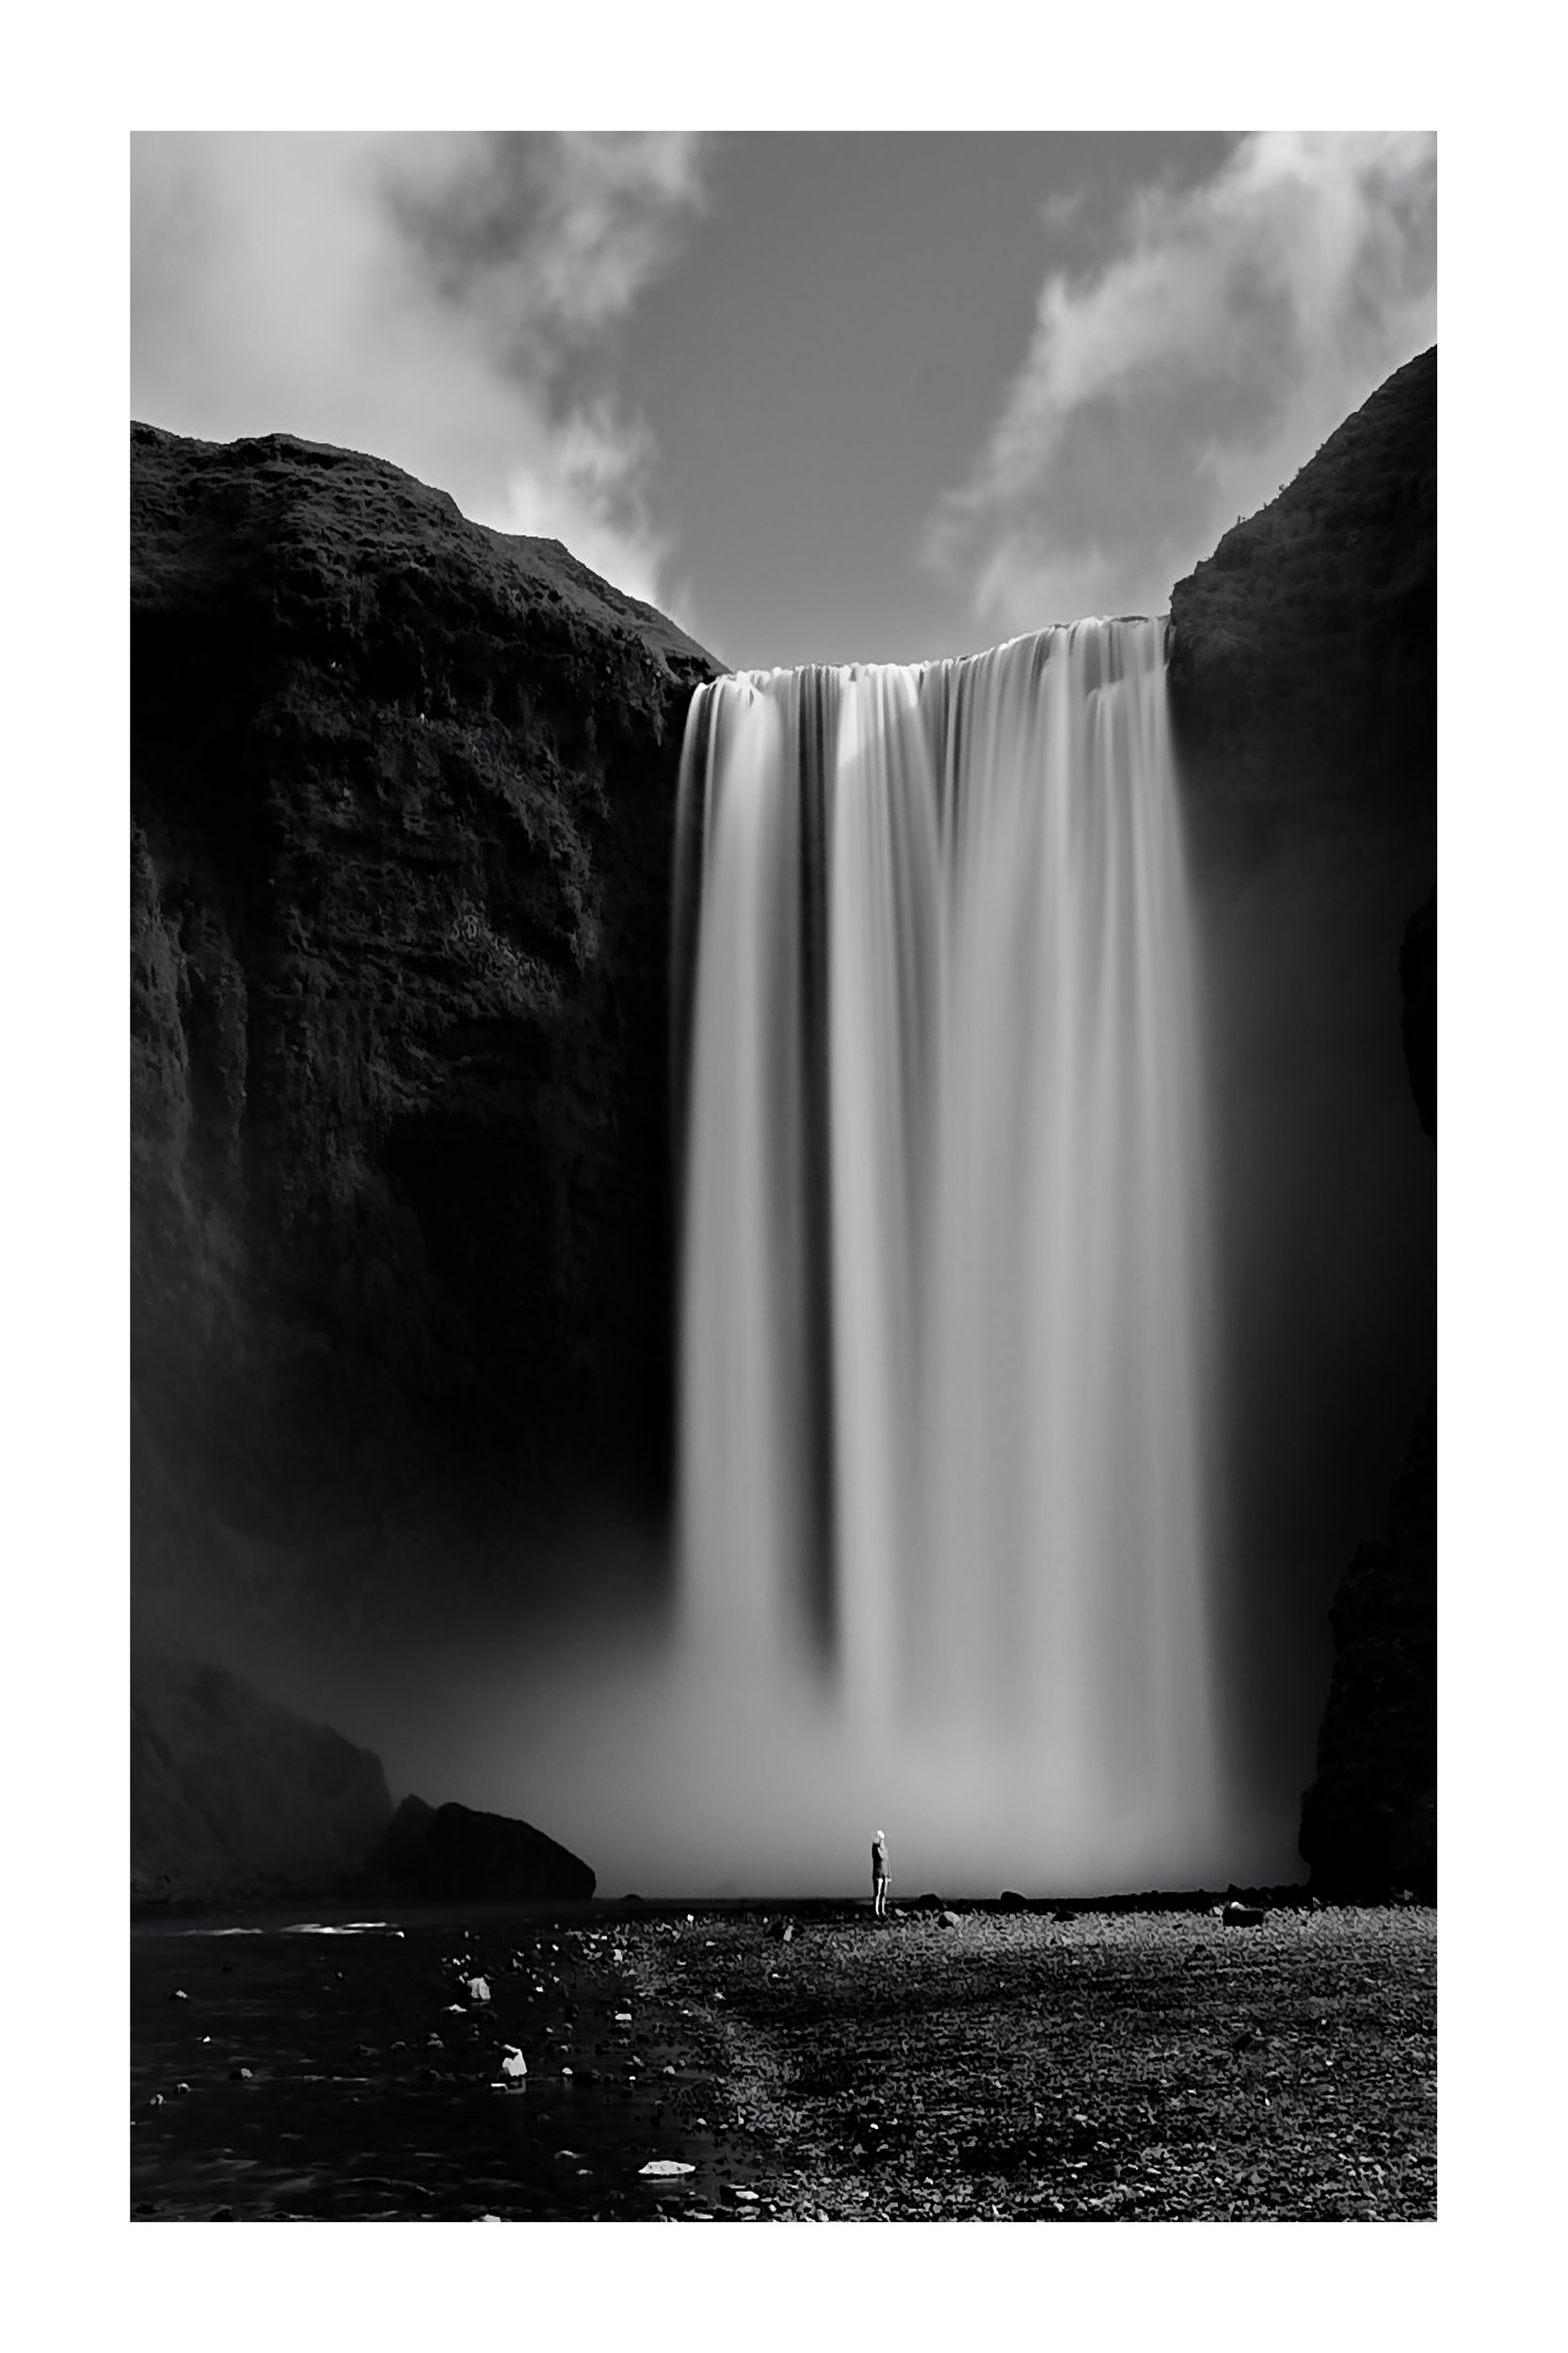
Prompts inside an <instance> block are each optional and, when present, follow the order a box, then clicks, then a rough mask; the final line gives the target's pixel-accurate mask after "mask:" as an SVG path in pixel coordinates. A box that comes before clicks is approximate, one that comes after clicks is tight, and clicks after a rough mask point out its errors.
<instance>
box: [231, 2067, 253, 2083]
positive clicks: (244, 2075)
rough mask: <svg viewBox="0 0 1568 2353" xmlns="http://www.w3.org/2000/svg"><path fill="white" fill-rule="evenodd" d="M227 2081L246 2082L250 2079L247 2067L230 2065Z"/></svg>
mask: <svg viewBox="0 0 1568 2353" xmlns="http://www.w3.org/2000/svg"><path fill="white" fill-rule="evenodd" d="M229 2081H230V2082H231V2083H232V2084H248V2082H249V2081H250V2070H249V2068H248V2067H231V2069H230V2070H229Z"/></svg>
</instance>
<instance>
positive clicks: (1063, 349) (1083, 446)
mask: <svg viewBox="0 0 1568 2353" xmlns="http://www.w3.org/2000/svg"><path fill="white" fill-rule="evenodd" d="M1435 177H1436V158H1435V147H1434V142H1433V141H1432V139H1431V138H1430V137H1428V136H1424V135H1420V134H1388V135H1367V136H1363V135H1348V134H1320V135H1295V134H1291V135H1287V134H1274V133H1270V134H1264V135H1260V136H1254V137H1250V138H1247V139H1244V140H1242V141H1241V142H1240V145H1239V146H1238V147H1237V149H1236V150H1235V152H1233V154H1232V155H1231V156H1230V157H1229V159H1228V160H1227V162H1226V163H1225V165H1224V167H1223V168H1222V169H1221V170H1220V171H1219V172H1218V173H1217V174H1216V175H1215V176H1214V177H1213V178H1212V179H1210V180H1208V182H1206V183H1204V184H1202V185H1200V186H1198V187H1196V188H1193V189H1191V190H1188V191H1185V192H1174V191H1172V190H1170V189H1168V188H1164V187H1148V188H1144V189H1141V190H1140V191H1138V193H1137V194H1136V195H1135V197H1134V198H1133V199H1132V200H1131V201H1130V202H1129V204H1128V207H1127V208H1126V210H1125V212H1124V214H1123V216H1122V219H1121V221H1120V223H1119V226H1118V230H1117V234H1116V246H1115V249H1114V250H1113V252H1112V254H1111V256H1110V257H1109V258H1108V259H1107V260H1106V261H1104V262H1103V263H1102V264H1100V266H1098V267H1097V268H1096V269H1095V270H1093V271H1089V272H1084V273H1080V274H1078V275H1074V276H1069V275H1065V274H1060V273H1056V274H1052V275H1051V276H1049V277H1048V278H1047V280H1046V281H1045V283H1044V285H1043V286H1042V288H1041V291H1040V296H1039V299H1038V303H1037V307H1036V316H1035V325H1034V331H1033V336H1032V343H1031V345H1030V349H1029V353H1028V357H1027V358H1026V360H1025V361H1024V363H1023V366H1022V367H1021V369H1020V370H1019V372H1018V375H1017V376H1016V378H1015V380H1014V382H1013V384H1012V386H1011V388H1010V390H1009V392H1008V394H1007V397H1006V400H1005V402H1004V403H1003V406H1002V408H1001V411H1000V415H999V417H998V419H997V422H996V424H995V425H994V427H993V429H992V432H991V436H990V439H989V440H988V442H987V444H986V446H985V448H984V451H983V452H982V454H981V455H980V456H979V458H978V459H977V461H976V462H975V464H974V466H973V467H972V469H971V470H970V472H969V474H968V479H967V480H966V481H965V482H964V483H963V484H962V485H961V486H960V487H959V488H956V489H953V490H952V491H950V492H948V493H947V494H946V496H945V497H943V498H942V499H941V501H940V502H939V503H938V504H937V506H936V509H935V511H934V513H933V514H932V516H931V517H930V519H929V520H928V523H927V526H926V531H925V535H924V540H923V554H924V557H925V561H926V562H927V564H928V565H929V566H930V568H932V569H933V570H935V571H936V572H937V573H939V574H940V575H942V576H943V577H945V578H947V579H948V580H950V581H952V582H955V583H958V584H961V585H962V586H963V588H964V589H965V591H966V592H967V594H968V599H969V602H970V607H971V610H972V613H973V616H974V618H975V619H976V621H977V622H979V623H981V624H982V625H984V627H986V628H988V629H991V630H994V631H996V632H998V633H1006V632H1012V631H1018V630H1023V629H1030V628H1036V627H1040V626H1042V625H1043V624H1044V623H1046V622H1048V621H1054V620H1070V619H1074V618H1076V617H1078V616H1080V615H1083V614H1088V613H1096V612H1101V613H1103V612H1112V613H1115V612H1137V611H1142V612H1158V611H1162V610H1163V609H1164V607H1165V604H1166V602H1167V601H1168V599H1169V594H1170V589H1171V585H1172V583H1173V582H1174V581H1175V580H1176V579H1177V578H1179V577H1180V576H1181V575H1182V574H1183V573H1185V572H1187V571H1189V570H1191V568H1192V565H1193V564H1194V563H1195V562H1196V561H1197V559H1198V558H1199V557H1200V556H1202V555H1206V554H1207V553H1208V552H1209V551H1210V549H1211V548H1212V546H1213V544H1214V542H1215V540H1216V539H1217V538H1218V537H1219V536H1220V534H1221V533H1222V532H1223V531H1224V530H1225V529H1227V528H1228V526H1229V525H1230V524H1231V523H1233V522H1234V521H1235V520H1236V518H1237V516H1238V515H1240V514H1247V513H1250V512H1252V511H1253V510H1254V509H1256V507H1257V506H1259V505H1261V504H1263V503H1264V502H1265V501H1266V500H1268V499H1270V498H1272V496H1273V495H1274V493H1275V492H1276V491H1277V489H1278V488H1279V487H1280V484H1281V483H1282V482H1283V481H1286V480H1288V478H1289V476H1290V475H1291V474H1293V473H1294V472H1295V471H1296V469H1297V468H1298V466H1300V465H1301V464H1302V463H1304V460H1305V459H1306V458H1307V457H1309V456H1311V455H1312V453H1313V451H1314V450H1315V449H1316V448H1318V446H1319V445H1320V443H1321V442H1322V440H1324V439H1325V438H1326V437H1327V435H1328V434H1329V433H1330V432H1331V431H1332V430H1333V429H1334V427H1335V426H1336V424H1339V422H1340V421H1341V419H1342V418H1343V417H1345V416H1346V415H1347V414H1348V413H1349V412H1350V411H1351V410H1352V408H1357V407H1358V406H1359V405H1360V403H1361V402H1362V401H1363V400H1365V399H1366V398H1367V396H1368V393H1369V392H1372V391H1373V390H1374V389H1375V387H1376V386H1377V385H1378V384H1379V383H1380V382H1381V381H1382V380H1383V378H1384V376H1386V375H1388V374H1389V373H1390V372H1391V371H1392V370H1393V369H1394V368H1396V367H1398V366H1399V365H1400V363H1401V362H1402V361H1404V360H1408V359H1410V358H1412V357H1413V356H1414V354H1415V353H1416V352H1417V351H1419V350H1422V349H1424V348H1425V347H1426V345H1427V344H1430V343H1432V340H1433V339H1434V337H1435V333H1436V316H1435V251H1434V247H1435V208H1436V185H1435Z"/></svg>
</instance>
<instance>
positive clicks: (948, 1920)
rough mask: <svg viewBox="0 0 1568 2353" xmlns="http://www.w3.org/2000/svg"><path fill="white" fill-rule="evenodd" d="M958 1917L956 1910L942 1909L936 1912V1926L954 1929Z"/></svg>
mask: <svg viewBox="0 0 1568 2353" xmlns="http://www.w3.org/2000/svg"><path fill="white" fill-rule="evenodd" d="M958 1919H959V1915H958V1914H957V1913H956V1912H952V1911H949V1910H944V1911H942V1912H939V1913H937V1914H936V1926H937V1927H938V1928H939V1929H955V1928H957V1926H958Z"/></svg>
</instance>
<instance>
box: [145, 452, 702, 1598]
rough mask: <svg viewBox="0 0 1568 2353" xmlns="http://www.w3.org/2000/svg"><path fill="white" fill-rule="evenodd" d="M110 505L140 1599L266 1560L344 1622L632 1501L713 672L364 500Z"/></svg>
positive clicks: (281, 484) (650, 624)
mask: <svg viewBox="0 0 1568 2353" xmlns="http://www.w3.org/2000/svg"><path fill="white" fill-rule="evenodd" d="M131 467H132V497H131V525H132V531H131V558H132V567H131V569H132V650H133V672H132V683H133V706H132V811H131V815H132V840H131V867H132V1022H133V1040H134V1044H133V1066H132V1069H133V1075H132V1112H133V1139H132V1347H133V1397H134V1426H135V1443H134V1484H135V1522H134V1537H135V1545H136V1568H137V1576H138V1580H139V1582H140V1584H141V1587H142V1589H143V1590H144V1591H145V1589H146V1587H147V1585H148V1584H149V1582H153V1583H155V1582H157V1580H158V1579H159V1578H160V1577H165V1578H168V1577H178V1575H179V1574H181V1572H182V1564H184V1569H185V1570H187V1571H188V1570H191V1564H192V1563H193V1562H195V1563H196V1567H195V1570H194V1571H193V1572H192V1573H193V1574H195V1575H197V1576H198V1577H199V1578H205V1579H209V1580H210V1579H211V1578H212V1577H214V1576H215V1575H218V1574H221V1575H222V1576H225V1577H228V1578H229V1580H230V1581H231V1583H235V1582H238V1583H242V1584H243V1583H244V1582H245V1581H246V1579H247V1577H250V1578H251V1582H252V1583H253V1584H254V1585H255V1586H256V1587H257V1589H258V1591H262V1590H264V1589H265V1590H273V1589H275V1588H276V1587H277V1585H278V1582H279V1579H278V1577H277V1576H276V1575H274V1574H272V1573H271V1572H270V1571H269V1572H268V1573H267V1574H265V1575H263V1574H260V1573H257V1574H254V1575H252V1571H253V1570H254V1559H255V1557H254V1554H253V1553H252V1554H250V1555H247V1553H246V1547H247V1546H250V1547H254V1546H256V1545H272V1546H283V1547H289V1548H292V1549H293V1552H294V1553H295V1554H296V1555H297V1554H299V1553H300V1551H301V1550H303V1552H304V1553H305V1554H306V1555H308V1556H310V1573H312V1574H315V1575H316V1576H317V1577H320V1576H321V1575H335V1576H337V1577H339V1579H340V1581H341V1582H344V1583H345V1584H348V1585H353V1584H354V1583H355V1581H356V1580H360V1581H362V1579H363V1578H364V1577H366V1576H367V1575H374V1574H376V1568H375V1563H376V1559H377V1556H378V1553H379V1550H380V1547H381V1541H382V1537H383V1535H384V1532H385V1530H386V1529H388V1528H389V1527H397V1526H406V1525H407V1524H408V1520H409V1517H410V1515H412V1514H415V1513H418V1512H419V1511H420V1510H422V1509H424V1510H425V1511H426V1513H427V1516H434V1517H435V1518H437V1519H439V1520H440V1519H442V1514H443V1513H445V1512H446V1504H445V1501H444V1500H443V1501H442V1502H441V1503H440V1506H439V1507H438V1506H437V1505H436V1504H435V1503H434V1502H433V1501H432V1498H434V1497H440V1498H443V1499H446V1498H451V1497H463V1498H465V1499H472V1498H473V1497H476V1496H478V1497H482V1496H484V1495H485V1494H487V1493H488V1492H490V1491H491V1489H492V1488H494V1487H496V1486H501V1487H505V1488H509V1489H511V1490H514V1491H521V1492H523V1493H532V1494H537V1493H539V1492H541V1491H551V1490H553V1489H554V1488H555V1487H558V1486H559V1485H560V1484H561V1483H562V1482H563V1481H569V1480H572V1479H578V1480H581V1481H584V1482H587V1483H595V1482H597V1483H598V1484H600V1485H603V1484H605V1483H607V1482H610V1481H619V1482H621V1483H622V1484H625V1485H629V1486H630V1487H632V1488H633V1489H634V1490H635V1491H636V1493H637V1494H638V1496H639V1497H649V1498H651V1500H652V1501H653V1502H654V1503H657V1502H658V1501H659V1500H660V1498H661V1495H662V1487H663V1482H664V1480H665V1479H666V1478H667V1465H668V1462H669V1456H670V1446H669V1428H670V1417H671V1401H670V1399H671V1369H670V1368H671V1359H672V1346H671V1289H672V1287H671V1277H670V1267H671V1262H672V1257H673V1252H672V1244H671V1231H670V1227H671V1208H670V1187H669V1182H668V1168H669V1140H668V1134H667V1094H668V1052H667V1042H666V1029H667V1025H666V1002H667V994H668V979H667V961H668V893H669V871H670V843H671V836H672V831H673V809H674V797H675V786H676V776H677V771H678V765H679V758H680V740H681V733H682V728H683V721H684V713H685V709H686V704H687V702H688V700H689V698H690V696H691V693H692V690H693V687H694V684H695V683H696V681H697V680H700V679H702V678H705V677H707V676H708V675H710V674H711V672H712V670H713V669H714V667H715V665H714V664H712V661H711V660H710V658H709V657H708V656H707V655H706V654H705V653H704V652H703V651H702V649H701V648H700V647H698V646H696V645H695V644H694V643H693V642H692V641H691V640H690V639H689V638H687V637H685V636H683V635H682V634H681V632H680V631H679V630H678V629H676V628H675V627H673V625H672V624H671V623H669V622H668V621H666V620H665V619H664V617H663V616H660V615H659V614H657V613H655V612H654V611H653V610H652V609H651V608H650V607H648V606H646V605H642V604H639V603H637V602H635V601H634V600H632V599H631V598H628V597H625V596H623V595H621V594H620V592H619V591H618V590H616V589H615V588H614V587H612V586H611V585H610V584H608V583H606V582H604V581H602V580H600V579H599V578H598V577H597V576H596V575H595V574H593V573H591V572H589V571H588V570H587V569H586V568H584V566H583V565H581V564H579V563H577V562H576V561H575V559H574V558H573V557H571V556H570V555H569V554H568V552H566V550H565V549H564V548H562V547H561V546H560V545H559V543H558V542H556V541H553V540H544V539H528V538H516V537H509V536H504V535H503V534H501V533H498V532H495V531H490V530H487V529H485V528H483V527H482V526H480V525H479V524H476V523H472V522H470V521H468V520H465V519H464V517H463V516H462V515H461V514H459V512H458V510H457V508H456V505H455V504H453V502H452V500H451V499H450V498H448V497H447V496H446V495H445V494H444V493H443V492H441V491H440V490H435V489H430V488H426V487H425V486H424V485H423V484H421V483H419V482H416V481H414V480H413V479H412V478H411V477H410V476H408V475H407V474H405V473H402V472H399V471H398V469H397V468H396V467H394V466H391V465H388V464H385V463H383V462H381V461H380V460H378V459H376V458H372V457H366V456H359V455H356V454H355V453H353V452H351V451H347V450H339V449H329V448H324V447H320V446H318V445H316V444H313V443H311V442H307V441H302V440H296V439H295V438H293V437H292V436H290V435H287V434H274V435H269V436H266V437H264V438H263V439H259V440H243V441H236V442H233V443H231V444H227V445H224V446H217V445H214V444H211V443H207V442H201V441H195V440H184V439H181V438H179V437H177V436H175V435H173V434H170V433H166V432H162V431H159V430H157V429H155V428H153V427H151V426H147V425H136V426H133V428H132V436H131ZM448 1518H449V1515H448ZM442 1524H443V1525H444V1524H447V1522H446V1520H442ZM215 1564H220V1566H215ZM290 1573H291V1575H292V1574H293V1573H294V1571H293V1570H292V1569H291V1572H290ZM383 1592H385V1586H384V1584H383Z"/></svg>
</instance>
